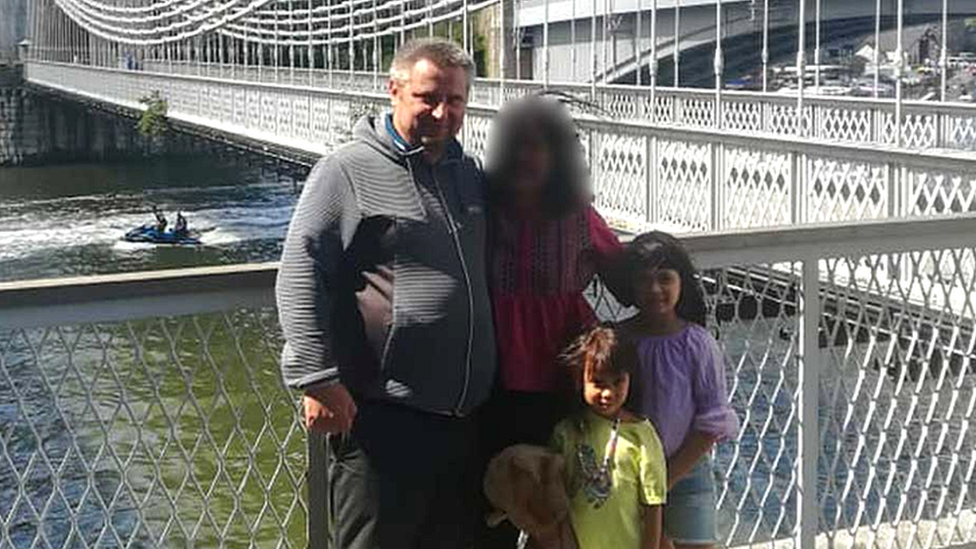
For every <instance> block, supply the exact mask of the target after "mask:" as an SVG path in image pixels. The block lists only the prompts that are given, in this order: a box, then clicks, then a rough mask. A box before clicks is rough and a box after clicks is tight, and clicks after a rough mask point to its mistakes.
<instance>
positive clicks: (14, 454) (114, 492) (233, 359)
mask: <svg viewBox="0 0 976 549" xmlns="http://www.w3.org/2000/svg"><path fill="white" fill-rule="evenodd" d="M295 183H296V182H294V181H292V180H290V179H289V178H288V177H287V176H283V175H282V176H279V175H278V174H276V173H275V172H272V171H271V170H268V169H262V168H260V167H252V166H249V165H247V164H246V163H244V162H243V161H241V160H239V159H237V158H234V157H229V158H226V157H219V156H207V155H201V156H197V157H185V158H184V157H181V158H162V159H143V160H137V161H128V162H116V163H99V164H94V163H91V164H76V165H61V166H52V167H31V168H0V282H10V281H18V280H28V279H39V278H52V277H65V276H79V275H91V274H106V273H115V272H125V271H144V270H153V269H169V268H177V267H191V266H202V265H217V264H229V263H252V262H262V261H272V260H276V259H277V258H278V256H279V255H280V250H281V242H282V239H283V238H284V235H285V232H286V229H287V226H288V222H289V219H290V217H291V213H292V210H293V208H294V205H295V202H296V199H297V194H296V192H297V190H298V189H297V186H296V184H295ZM153 205H156V206H158V207H159V208H160V209H162V210H163V211H164V212H165V213H166V215H167V216H168V217H169V218H170V222H171V223H172V222H173V221H174V220H175V215H176V212H177V211H182V212H183V214H184V215H185V216H186V217H187V219H188V220H189V224H190V228H191V229H195V230H198V231H200V233H201V240H202V245H200V246H196V247H171V246H153V245H150V244H132V243H127V242H124V241H123V240H122V239H121V237H122V235H123V234H124V233H125V232H126V231H127V230H129V229H131V228H133V227H137V226H139V225H142V224H144V223H150V222H152V220H153V216H152V214H151V207H152V206H153ZM275 325H276V322H275V318H274V311H273V310H255V311H229V312H227V313H224V314H214V315H196V316H193V317H186V318H177V319H147V320H145V321H133V322H127V323H102V324H98V325H85V326H62V327H58V328H55V329H31V330H12V331H4V330H0V546H3V547H8V546H10V545H8V543H12V547H16V548H21V547H24V548H26V547H32V546H36V545H35V540H40V539H44V540H46V543H47V544H50V546H52V547H62V546H65V547H68V546H98V547H123V546H127V547H156V546H163V547H192V546H194V544H196V546H199V547H211V546H217V545H218V544H219V543H221V541H220V540H223V543H225V544H228V546H247V545H249V544H251V543H252V542H255V543H257V544H258V545H259V546H276V545H278V544H280V543H281V541H282V539H285V540H288V542H289V543H291V544H294V546H300V545H302V540H303V539H304V531H305V517H306V515H305V513H304V512H303V510H302V507H301V506H298V507H296V502H297V501H298V499H297V498H298V497H300V495H301V494H302V493H303V487H302V484H301V483H300V482H299V481H297V480H296V479H300V478H302V475H303V474H304V464H305V445H304V436H303V435H302V432H301V429H300V428H297V427H296V425H295V423H294V415H293V414H291V413H289V412H288V410H289V407H291V406H294V402H295V400H294V395H291V394H289V393H287V392H286V391H284V390H283V389H282V388H281V384H280V381H279V374H278V369H277V357H276V356H275V355H276V354H277V349H278V348H279V343H278V341H277V339H276V337H277V336H276V330H274V326H275ZM52 403H56V405H55V406H52ZM52 412H53V413H52ZM283 468H284V469H283ZM273 479H277V480H273ZM21 488H23V492H22V491H21ZM207 494H212V496H208V495H207ZM208 500H209V501H208ZM42 545H45V543H43V542H42Z"/></svg>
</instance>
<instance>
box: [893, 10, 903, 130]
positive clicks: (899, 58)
mask: <svg viewBox="0 0 976 549" xmlns="http://www.w3.org/2000/svg"><path fill="white" fill-rule="evenodd" d="M904 28H905V0H898V29H897V32H898V46H897V47H896V48H895V50H896V51H895V146H896V147H901V145H902V135H901V129H902V121H901V115H902V100H903V95H902V93H903V91H904V90H903V86H902V82H903V81H904V80H905V44H904V36H903V35H904V32H903V31H904Z"/></svg>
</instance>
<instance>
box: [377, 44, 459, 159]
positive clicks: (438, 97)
mask: <svg viewBox="0 0 976 549" xmlns="http://www.w3.org/2000/svg"><path fill="white" fill-rule="evenodd" d="M389 87H390V99H391V100H392V102H393V125H394V126H395V127H396V129H397V131H398V132H400V134H401V136H402V137H404V138H405V139H407V140H408V141H410V143H411V144H413V145H423V146H424V147H426V148H427V149H428V150H429V151H431V152H439V151H441V150H443V147H444V145H445V144H446V143H447V142H448V140H450V139H451V138H452V137H454V136H455V135H457V133H458V131H459V130H460V129H461V123H462V122H463V121H464V109H465V107H466V106H467V103H468V77H467V73H466V72H465V70H464V69H463V68H461V67H453V68H446V69H442V68H440V67H438V66H437V65H435V64H433V63H431V62H430V61H427V60H426V59H421V60H420V61H418V62H417V63H416V64H415V65H414V66H413V69H412V70H411V71H410V75H409V78H407V79H406V80H404V81H402V82H401V81H398V80H397V79H391V80H390V84H389Z"/></svg>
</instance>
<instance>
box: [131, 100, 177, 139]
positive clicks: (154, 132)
mask: <svg viewBox="0 0 976 549" xmlns="http://www.w3.org/2000/svg"><path fill="white" fill-rule="evenodd" d="M139 102H140V103H142V104H143V105H145V106H146V110H145V111H143V112H142V116H141V117H139V123H138V124H136V129H138V130H139V134H140V135H143V136H145V137H157V136H160V135H163V134H164V133H166V131H167V130H168V129H169V123H168V122H167V120H166V111H167V110H168V109H169V105H168V104H167V103H166V100H165V99H163V96H162V95H161V94H160V93H159V91H154V92H152V93H151V94H149V95H147V96H146V97H143V98H141V99H139Z"/></svg>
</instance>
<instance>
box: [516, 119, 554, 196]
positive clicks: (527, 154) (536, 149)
mask: <svg viewBox="0 0 976 549" xmlns="http://www.w3.org/2000/svg"><path fill="white" fill-rule="evenodd" d="M551 169H552V155H551V153H550V150H549V146H548V145H547V144H546V142H545V140H544V139H543V137H542V135H540V134H539V132H538V131H530V132H529V133H528V134H527V135H525V136H524V141H523V142H522V144H521V146H520V147H519V148H518V152H517V153H516V156H515V176H516V185H517V187H516V189H515V191H516V194H518V195H521V196H526V197H533V198H535V197H538V195H539V194H540V193H541V192H542V189H543V188H544V187H545V186H546V182H547V181H548V180H549V173H550V170H551Z"/></svg>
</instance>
